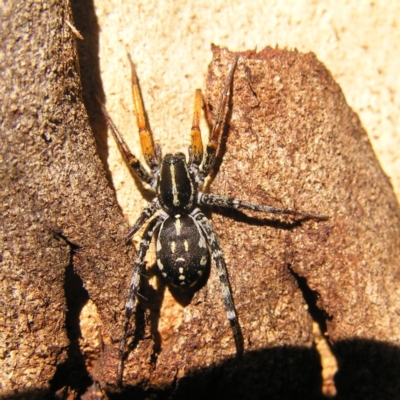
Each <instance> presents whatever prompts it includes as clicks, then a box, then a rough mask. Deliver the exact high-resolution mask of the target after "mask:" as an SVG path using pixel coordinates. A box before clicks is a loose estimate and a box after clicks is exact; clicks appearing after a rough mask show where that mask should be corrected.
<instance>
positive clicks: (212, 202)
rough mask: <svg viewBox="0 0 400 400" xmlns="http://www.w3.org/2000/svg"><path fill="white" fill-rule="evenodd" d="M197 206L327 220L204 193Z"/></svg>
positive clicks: (199, 194) (312, 214) (201, 194)
mask: <svg viewBox="0 0 400 400" xmlns="http://www.w3.org/2000/svg"><path fill="white" fill-rule="evenodd" d="M198 204H199V205H207V206H217V207H223V208H231V209H235V210H237V209H239V208H242V209H245V210H253V211H260V212H264V213H271V214H288V215H299V216H302V217H305V218H310V219H314V220H317V221H326V220H327V219H329V217H328V216H326V215H319V214H314V213H308V212H304V211H299V210H290V209H288V208H281V207H274V206H267V205H262V204H252V203H247V202H245V201H241V200H238V199H234V198H233V197H226V196H219V195H216V194H206V193H201V192H199V193H198Z"/></svg>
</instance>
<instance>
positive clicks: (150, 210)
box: [125, 199, 160, 243]
mask: <svg viewBox="0 0 400 400" xmlns="http://www.w3.org/2000/svg"><path fill="white" fill-rule="evenodd" d="M159 209H160V204H159V203H158V200H157V199H154V200H153V201H152V202H151V203H149V204H148V205H147V206H146V207H145V208H144V209H143V211H142V212H141V213H140V217H139V218H138V219H137V220H136V222H135V224H134V225H133V226H132V228H130V229H129V231H128V233H127V235H126V239H125V242H126V243H127V242H129V241H130V240H131V239H132V238H133V236H134V235H135V233H136V232H137V231H138V230H139V229H140V228H141V227H142V226H143V224H144V223H145V222H146V221H148V220H149V219H150V218H151V217H152V216H153V215H154V213H155V212H156V211H157V210H159Z"/></svg>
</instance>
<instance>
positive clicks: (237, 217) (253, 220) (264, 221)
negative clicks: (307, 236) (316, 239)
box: [207, 207, 312, 231]
mask: <svg viewBox="0 0 400 400" xmlns="http://www.w3.org/2000/svg"><path fill="white" fill-rule="evenodd" d="M207 211H209V212H210V213H215V214H218V215H221V216H223V217H226V218H228V219H231V220H234V221H235V222H241V223H244V224H247V225H253V226H269V227H271V228H276V229H282V230H287V231H290V230H292V229H294V228H297V227H299V226H301V225H302V223H303V222H305V221H308V220H310V219H312V218H310V217H305V216H295V215H284V216H282V218H265V217H263V218H260V217H257V216H253V215H249V214H247V213H245V212H243V211H240V210H233V209H226V208H222V207H209V210H207ZM272 215H277V214H272ZM279 215H281V214H279ZM283 218H285V219H290V221H284V220H283Z"/></svg>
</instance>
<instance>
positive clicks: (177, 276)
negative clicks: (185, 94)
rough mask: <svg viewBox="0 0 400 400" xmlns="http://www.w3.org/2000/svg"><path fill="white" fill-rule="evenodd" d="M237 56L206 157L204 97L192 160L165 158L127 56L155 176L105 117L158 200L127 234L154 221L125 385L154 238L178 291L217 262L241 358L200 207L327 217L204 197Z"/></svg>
mask: <svg viewBox="0 0 400 400" xmlns="http://www.w3.org/2000/svg"><path fill="white" fill-rule="evenodd" d="M238 58H239V57H238V56H236V57H235V58H234V60H233V62H232V64H231V68H230V71H229V74H228V76H227V77H226V80H225V84H224V89H223V92H222V95H221V100H220V104H219V108H218V112H217V119H216V122H215V125H214V127H213V129H212V132H211V135H210V139H209V142H208V144H207V147H206V150H205V153H204V152H203V143H202V140H201V135H200V128H199V123H200V111H201V107H202V95H201V91H200V89H197V90H196V94H195V106H194V116H193V125H192V131H191V146H190V147H189V160H188V161H186V157H185V155H184V154H183V153H176V154H167V155H165V157H163V158H162V156H161V150H160V149H159V148H158V147H155V146H154V145H153V139H152V136H151V134H150V132H149V130H148V129H147V127H146V120H145V115H144V110H143V104H142V99H141V96H140V92H139V88H138V84H137V78H136V73H135V69H134V65H133V62H132V60H131V58H130V56H129V61H130V64H131V69H132V93H133V103H134V108H135V114H136V118H137V125H138V128H139V135H140V143H141V147H142V151H143V155H144V158H145V160H146V163H147V165H148V166H149V167H150V170H151V172H148V171H147V170H146V169H145V168H144V167H143V165H142V164H141V163H140V161H139V160H138V159H137V157H135V156H134V155H133V154H132V153H131V152H130V150H129V148H128V146H127V145H126V143H125V141H124V140H123V139H122V137H121V135H120V134H119V133H118V130H117V129H116V127H115V125H114V124H113V122H112V120H111V118H110V117H109V115H108V113H107V111H106V110H105V108H104V107H103V106H102V109H103V113H104V115H105V118H106V119H107V122H108V124H109V126H110V128H111V130H112V132H113V134H114V137H115V139H116V141H117V143H118V145H119V148H120V150H121V152H122V153H123V155H124V156H125V158H126V159H127V161H128V163H129V165H130V166H131V168H132V170H133V171H134V173H135V174H136V175H137V176H138V178H139V179H140V180H141V181H143V182H145V183H147V184H149V185H150V187H151V188H152V189H153V191H154V193H155V196H154V199H153V200H152V201H151V202H150V203H149V204H148V205H147V206H146V207H145V208H144V209H143V211H142V213H141V215H140V217H139V218H138V220H137V221H136V223H135V224H134V225H133V227H132V228H131V229H130V230H129V232H128V235H127V239H126V240H127V241H129V240H130V239H131V238H132V237H133V236H134V234H135V233H136V232H137V231H138V230H139V229H140V228H141V227H142V226H143V225H144V224H145V223H146V222H148V221H149V220H150V219H151V218H152V217H153V216H154V215H155V214H156V213H157V215H156V216H155V217H154V218H152V219H151V220H150V221H149V222H148V224H147V226H146V228H145V230H144V233H143V236H142V239H141V242H140V246H139V251H138V254H137V257H136V260H135V262H134V267H133V274H132V280H131V283H130V287H129V294H128V298H127V301H126V304H125V311H126V316H125V324H124V332H123V337H122V340H121V343H120V347H119V357H120V361H119V364H118V372H117V375H118V381H119V382H120V383H121V382H122V373H123V360H124V351H125V346H126V342H127V336H128V328H129V324H130V319H131V315H132V311H133V310H134V308H135V306H136V304H137V299H138V288H139V284H140V278H141V276H142V273H143V270H144V268H145V264H144V258H145V255H146V252H147V250H148V248H149V245H150V242H151V239H152V237H153V235H154V234H156V233H157V232H158V236H157V245H156V249H157V266H158V268H159V270H160V272H161V275H162V276H163V277H164V278H165V279H166V280H167V282H168V283H169V284H170V285H172V286H174V287H179V288H188V287H192V286H194V285H195V284H196V283H197V282H198V280H199V278H200V277H201V276H202V275H203V274H204V273H205V272H206V270H207V268H208V267H209V265H210V253H211V257H212V258H213V259H214V261H215V265H216V267H217V271H218V276H219V279H220V283H221V289H222V295H223V299H224V303H225V308H226V314H227V318H228V320H229V322H230V325H231V327H232V331H233V337H234V340H235V345H236V350H237V353H238V354H240V353H242V352H243V340H242V336H241V331H240V326H239V323H238V319H237V315H236V310H235V306H234V303H233V299H232V293H231V290H230V286H229V282H228V276H227V270H226V264H225V261H224V257H223V254H222V250H221V247H220V246H219V244H218V240H217V237H216V235H215V232H214V230H213V228H212V226H211V223H210V221H209V220H208V219H207V217H206V216H205V215H204V214H203V213H202V212H201V206H203V205H206V206H218V207H224V208H230V209H239V208H241V209H247V210H253V211H260V212H265V213H275V214H276V213H278V214H291V215H300V216H303V217H306V218H313V219H316V220H324V219H327V217H325V216H322V215H317V214H312V213H306V212H303V211H297V210H288V209H285V208H279V207H273V206H268V205H258V204H251V203H247V202H244V201H241V200H238V199H234V198H230V197H225V196H220V195H216V194H206V193H203V192H202V191H201V190H200V188H201V187H202V186H203V184H204V180H205V178H206V177H207V176H208V175H209V174H210V172H211V169H212V167H213V165H214V162H215V158H216V154H217V150H218V148H219V145H220V138H221V132H222V128H223V126H224V124H223V122H224V115H225V108H226V103H227V99H228V96H229V92H230V87H231V85H232V81H233V76H234V72H235V68H236V64H237V62H238Z"/></svg>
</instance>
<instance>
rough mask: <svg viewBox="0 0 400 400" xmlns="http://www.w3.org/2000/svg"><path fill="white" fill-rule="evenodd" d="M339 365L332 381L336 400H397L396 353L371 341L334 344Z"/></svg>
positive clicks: (399, 356)
mask: <svg viewBox="0 0 400 400" xmlns="http://www.w3.org/2000/svg"><path fill="white" fill-rule="evenodd" d="M333 351H334V353H335V356H336V359H337V360H338V363H339V371H338V373H337V374H336V377H335V383H336V388H337V390H338V396H337V397H336V399H337V400H342V399H343V400H350V399H351V400H358V399H360V400H361V399H376V400H380V399H381V400H398V399H400V379H399V375H400V349H399V347H395V346H392V345H390V344H387V343H381V342H374V341H371V340H357V339H353V340H346V341H340V342H337V343H335V344H334V346H333Z"/></svg>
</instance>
